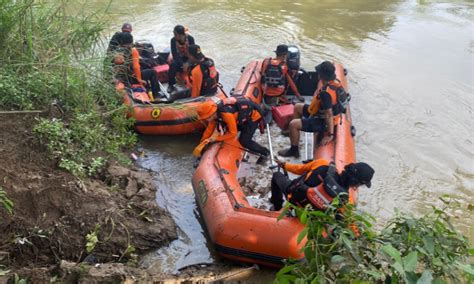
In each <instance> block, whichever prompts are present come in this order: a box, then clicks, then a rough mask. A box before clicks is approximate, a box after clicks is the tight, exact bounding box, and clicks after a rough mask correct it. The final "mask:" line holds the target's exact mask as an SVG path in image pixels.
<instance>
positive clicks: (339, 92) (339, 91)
mask: <svg viewBox="0 0 474 284" xmlns="http://www.w3.org/2000/svg"><path fill="white" fill-rule="evenodd" d="M327 88H330V89H331V90H333V91H334V92H336V97H337V99H336V105H335V106H333V112H334V115H337V114H341V113H346V111H347V106H348V105H349V100H350V95H349V94H348V93H347V92H346V90H344V88H343V87H342V86H340V87H336V86H333V85H330V84H328V85H327Z"/></svg>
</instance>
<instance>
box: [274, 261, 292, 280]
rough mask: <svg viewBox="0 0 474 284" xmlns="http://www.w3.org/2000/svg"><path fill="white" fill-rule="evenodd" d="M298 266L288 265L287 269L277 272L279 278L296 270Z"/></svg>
mask: <svg viewBox="0 0 474 284" xmlns="http://www.w3.org/2000/svg"><path fill="white" fill-rule="evenodd" d="M295 266H296V264H293V265H287V266H285V267H283V268H282V269H280V271H278V272H277V275H276V276H277V278H278V277H280V276H283V275H284V274H286V273H288V272H290V271H292V270H293V269H294V268H295Z"/></svg>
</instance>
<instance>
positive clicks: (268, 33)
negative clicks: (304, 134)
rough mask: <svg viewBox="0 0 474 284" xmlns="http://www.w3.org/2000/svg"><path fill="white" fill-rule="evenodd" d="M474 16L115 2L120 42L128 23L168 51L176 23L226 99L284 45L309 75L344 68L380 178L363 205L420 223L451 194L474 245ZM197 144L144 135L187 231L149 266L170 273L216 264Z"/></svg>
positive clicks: (440, 10)
mask: <svg viewBox="0 0 474 284" xmlns="http://www.w3.org/2000/svg"><path fill="white" fill-rule="evenodd" d="M97 2H101V1H93V3H94V4H100V3H97ZM103 2H108V1H103ZM183 2H184V1H183ZM130 3H131V4H130ZM473 8H474V2H472V1H428V0H426V1H425V0H418V1H415V0H403V1H402V0H399V1H397V0H353V1H342V0H320V1H303V0H295V1H273V0H272V1H270V0H263V1H262V0H260V1H205V0H201V1H185V2H184V3H180V2H179V1H151V0H143V1H122V0H116V1H113V2H112V4H111V6H110V7H109V9H110V12H111V13H112V14H113V16H112V17H111V18H112V20H111V23H110V28H111V32H112V31H115V30H118V29H119V28H120V25H121V24H122V23H123V22H124V21H129V22H131V23H132V24H133V29H134V30H133V35H134V38H135V39H136V40H139V39H144V40H148V41H150V42H152V43H153V44H154V46H155V49H158V50H162V49H163V48H165V47H167V46H168V45H169V39H170V37H171V36H172V29H173V27H174V25H175V24H178V23H179V24H183V25H185V26H188V27H189V29H190V32H191V33H192V35H193V36H194V37H195V39H196V42H197V43H198V44H199V45H200V46H201V48H202V50H203V52H204V53H205V54H206V55H207V56H209V57H211V58H213V59H214V60H215V62H216V65H217V67H218V69H219V71H220V73H221V78H222V79H221V81H222V83H223V84H224V86H225V88H226V89H227V90H229V89H231V88H232V87H233V86H234V85H235V83H236V82H237V80H238V78H239V75H240V68H241V66H244V65H245V64H246V63H247V62H248V61H249V60H252V59H255V58H264V57H268V56H272V55H273V50H274V49H275V47H276V45H278V44H279V43H287V44H296V45H297V46H299V47H300V49H301V55H302V66H303V67H305V68H306V69H312V68H313V67H314V66H315V65H316V64H317V63H318V62H321V61H322V60H326V59H329V60H335V61H339V62H341V63H343V64H344V65H345V66H346V67H347V69H348V70H349V76H348V79H349V88H350V92H351V94H352V101H351V107H352V112H353V119H354V124H355V126H356V127H357V130H358V132H357V136H356V149H357V159H358V160H359V161H365V162H368V163H370V164H371V165H372V166H373V167H374V168H375V170H376V175H375V178H374V181H373V185H372V188H371V189H370V190H369V189H367V188H363V189H362V190H361V191H360V207H361V208H362V209H363V210H365V211H368V212H369V213H371V214H373V215H374V216H376V217H377V218H378V219H379V222H380V223H383V222H384V220H387V219H388V218H389V217H390V216H392V215H393V214H394V213H393V212H394V208H399V209H400V210H402V211H406V212H412V213H413V214H421V213H423V212H426V211H427V210H428V209H429V208H430V206H431V205H435V204H439V203H438V197H439V196H441V195H443V194H450V195H452V196H455V197H457V198H459V199H460V200H462V202H463V205H462V207H463V209H462V210H458V211H456V212H455V213H454V214H455V219H454V221H455V223H456V226H457V227H458V228H459V229H461V230H462V231H463V232H464V233H465V234H467V235H468V236H469V237H470V238H471V240H474V229H473V225H472V224H474V218H473V217H472V214H473V212H472V211H470V210H469V209H467V208H468V205H474V146H473V143H474V125H473V122H474V120H473V106H474V93H473V85H474V76H473V69H474V56H473V53H474V27H473V18H474V17H473V15H474V13H473ZM130 13H132V14H130ZM198 139H199V137H198V136H186V137H173V138H169V137H143V144H142V146H143V150H144V151H145V154H146V155H145V156H144V157H143V158H142V159H140V163H141V164H142V165H143V166H144V167H146V168H149V169H152V170H153V171H155V172H156V183H157V186H158V195H157V201H158V203H159V204H160V205H161V206H163V207H165V208H167V209H168V210H170V211H171V213H172V214H173V215H174V217H175V220H176V222H177V224H178V225H179V227H180V238H179V240H177V241H175V242H174V243H173V244H171V246H170V247H169V248H166V249H163V250H161V251H159V252H157V253H155V254H153V255H152V256H150V257H149V258H147V259H146V261H145V262H147V263H148V264H149V265H152V266H153V265H154V266H156V267H161V268H162V269H164V270H176V269H178V268H180V267H183V266H186V265H189V264H192V263H200V262H203V263H207V262H212V261H214V257H213V255H212V252H211V251H210V249H209V248H208V245H207V243H206V238H205V236H204V234H203V232H202V228H201V226H200V224H199V221H198V219H197V218H196V215H195V203H194V196H193V192H192V187H191V182H190V180H191V176H192V173H193V168H192V163H193V161H194V158H193V157H192V154H191V152H192V149H193V147H194V146H195V145H196V143H197V141H198ZM278 146H279V145H277V146H276V147H275V148H276V149H274V150H279V149H280V148H278ZM268 179H270V176H268ZM469 208H472V207H471V206H469Z"/></svg>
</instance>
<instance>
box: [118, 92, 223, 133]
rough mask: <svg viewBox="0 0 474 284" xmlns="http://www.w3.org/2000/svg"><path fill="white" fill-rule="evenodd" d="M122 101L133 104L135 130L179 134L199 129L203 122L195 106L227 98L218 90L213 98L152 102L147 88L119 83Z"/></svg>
mask: <svg viewBox="0 0 474 284" xmlns="http://www.w3.org/2000/svg"><path fill="white" fill-rule="evenodd" d="M117 90H118V91H119V92H122V96H123V102H124V104H125V105H127V106H129V107H130V110H129V113H128V115H129V117H132V118H134V119H135V130H136V131H137V132H138V133H141V134H148V135H180V134H187V133H193V132H197V131H200V130H202V129H203V128H204V126H205V125H204V123H203V122H201V121H199V120H198V118H197V114H196V107H197V106H198V105H199V104H202V103H204V102H207V101H209V100H215V101H219V100H221V99H223V98H225V97H226V95H225V94H224V92H223V91H222V90H221V89H219V91H218V92H217V94H216V95H214V96H210V97H198V98H186V99H178V100H176V101H173V102H166V101H165V102H152V101H151V100H150V98H149V97H148V94H147V93H146V91H144V90H141V91H140V90H139V91H136V92H134V91H131V90H126V89H125V88H124V86H123V84H122V83H119V84H118V86H117Z"/></svg>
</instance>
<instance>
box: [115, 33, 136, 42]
mask: <svg viewBox="0 0 474 284" xmlns="http://www.w3.org/2000/svg"><path fill="white" fill-rule="evenodd" d="M117 41H118V43H119V44H132V43H133V36H132V34H131V33H129V32H121V33H119V34H118V40H117Z"/></svg>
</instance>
